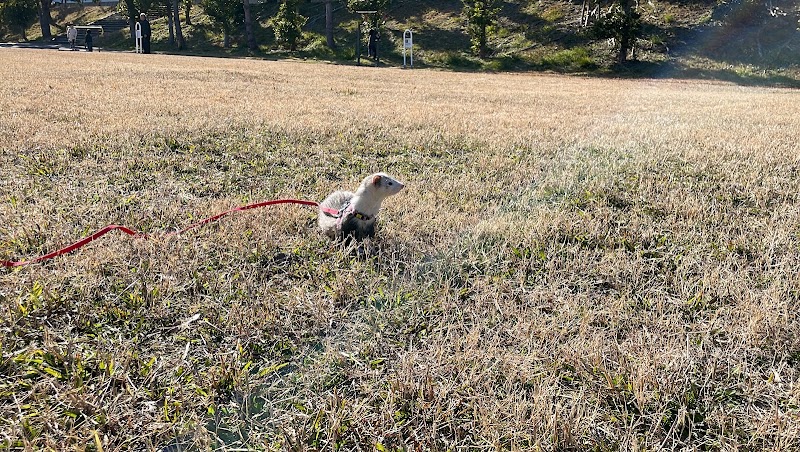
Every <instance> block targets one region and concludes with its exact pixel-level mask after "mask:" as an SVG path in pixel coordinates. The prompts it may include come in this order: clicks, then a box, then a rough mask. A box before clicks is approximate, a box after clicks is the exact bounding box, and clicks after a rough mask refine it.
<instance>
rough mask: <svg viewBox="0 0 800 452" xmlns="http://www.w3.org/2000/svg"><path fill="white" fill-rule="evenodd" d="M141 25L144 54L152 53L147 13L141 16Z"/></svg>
mask: <svg viewBox="0 0 800 452" xmlns="http://www.w3.org/2000/svg"><path fill="white" fill-rule="evenodd" d="M139 25H140V26H141V27H142V28H141V30H142V53H150V21H148V20H147V15H146V14H145V13H142V14H139Z"/></svg>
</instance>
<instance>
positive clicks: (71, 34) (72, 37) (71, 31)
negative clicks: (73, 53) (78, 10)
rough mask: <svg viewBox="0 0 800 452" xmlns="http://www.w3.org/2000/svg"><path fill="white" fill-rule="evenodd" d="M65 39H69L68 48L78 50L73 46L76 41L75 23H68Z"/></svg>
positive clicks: (76, 30)
mask: <svg viewBox="0 0 800 452" xmlns="http://www.w3.org/2000/svg"><path fill="white" fill-rule="evenodd" d="M67 40H68V41H69V48H70V50H78V49H77V48H76V47H75V44H76V42H77V41H78V29H77V28H75V25H72V24H69V26H68V27H67Z"/></svg>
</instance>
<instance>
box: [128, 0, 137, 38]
mask: <svg viewBox="0 0 800 452" xmlns="http://www.w3.org/2000/svg"><path fill="white" fill-rule="evenodd" d="M125 6H126V7H127V9H128V24H130V26H131V39H133V40H136V21H137V20H139V11H138V10H137V9H136V5H135V4H134V3H133V0H125Z"/></svg>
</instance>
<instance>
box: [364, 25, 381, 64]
mask: <svg viewBox="0 0 800 452" xmlns="http://www.w3.org/2000/svg"><path fill="white" fill-rule="evenodd" d="M380 39H381V35H379V34H378V29H377V28H370V29H369V42H368V45H367V52H368V53H369V57H370V58H372V59H373V60H377V59H378V40H380Z"/></svg>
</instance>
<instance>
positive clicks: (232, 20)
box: [203, 0, 244, 49]
mask: <svg viewBox="0 0 800 452" xmlns="http://www.w3.org/2000/svg"><path fill="white" fill-rule="evenodd" d="M203 10H205V12H206V14H208V16H209V17H211V19H212V20H213V21H214V22H215V23H216V24H217V25H218V26H219V27H220V28H222V45H223V47H225V48H226V49H227V48H229V47H230V46H231V34H232V33H233V32H234V31H235V30H236V28H237V27H239V26H241V25H242V24H244V9H242V4H241V3H240V2H239V0H203Z"/></svg>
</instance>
